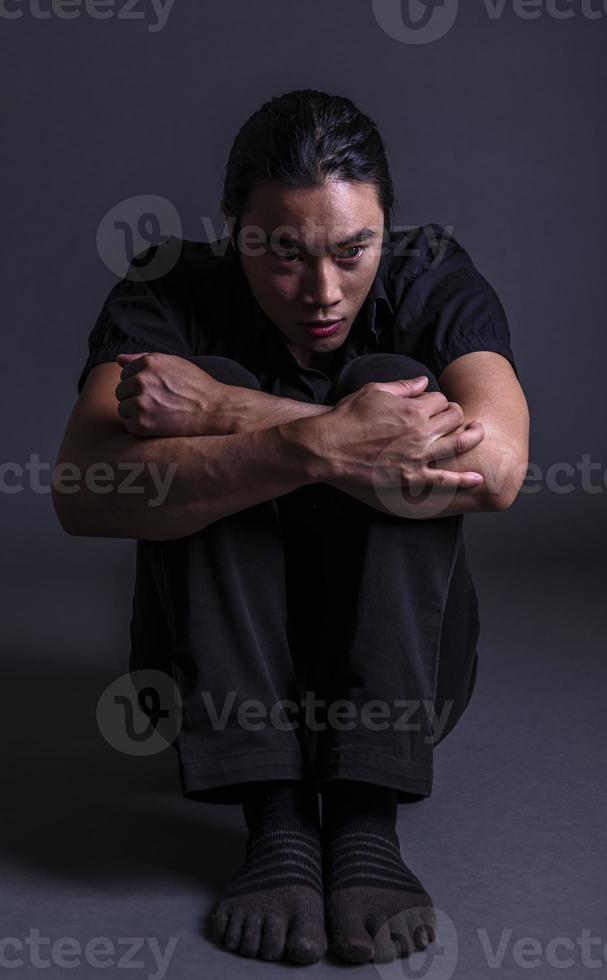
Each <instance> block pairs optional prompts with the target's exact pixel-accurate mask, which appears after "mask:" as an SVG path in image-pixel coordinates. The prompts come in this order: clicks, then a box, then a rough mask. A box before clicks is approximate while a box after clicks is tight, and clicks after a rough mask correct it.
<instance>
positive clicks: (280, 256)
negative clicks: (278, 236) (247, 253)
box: [272, 252, 299, 264]
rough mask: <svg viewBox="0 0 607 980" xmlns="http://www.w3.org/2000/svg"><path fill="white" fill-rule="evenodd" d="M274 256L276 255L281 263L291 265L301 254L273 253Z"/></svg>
mask: <svg viewBox="0 0 607 980" xmlns="http://www.w3.org/2000/svg"><path fill="white" fill-rule="evenodd" d="M272 255H274V256H275V258H277V259H278V261H279V262H287V263H289V264H290V261H291V259H296V258H297V256H298V255H299V252H272Z"/></svg>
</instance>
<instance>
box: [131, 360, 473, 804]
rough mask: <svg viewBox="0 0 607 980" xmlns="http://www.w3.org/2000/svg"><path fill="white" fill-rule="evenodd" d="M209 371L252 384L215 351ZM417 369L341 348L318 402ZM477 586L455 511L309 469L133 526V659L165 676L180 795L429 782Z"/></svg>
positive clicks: (405, 794) (450, 709) (466, 648)
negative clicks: (153, 525)
mask: <svg viewBox="0 0 607 980" xmlns="http://www.w3.org/2000/svg"><path fill="white" fill-rule="evenodd" d="M192 360H195V361H196V362H197V363H198V364H199V365H200V367H202V368H204V370H206V371H207V372H208V373H209V374H211V375H212V376H213V377H215V378H216V379H217V380H219V381H222V382H224V383H228V384H236V385H239V386H242V387H244V386H248V387H254V388H259V384H258V382H257V379H256V378H255V377H254V375H253V374H252V373H250V372H249V371H248V370H246V369H245V368H244V367H242V366H241V365H240V364H238V363H237V362H235V361H233V360H229V359H227V358H224V357H217V356H205V357H198V358H192ZM419 374H427V375H428V377H429V383H428V386H427V388H426V390H427V391H438V390H440V388H439V386H438V383H437V381H436V378H435V377H434V375H433V374H432V373H431V372H430V371H428V369H427V368H426V367H425V366H424V365H423V364H421V363H420V362H418V361H416V360H413V359H412V358H409V357H404V356H401V355H399V354H391V353H385V354H368V355H362V356H360V357H357V358H355V359H354V360H352V361H350V362H349V363H347V364H346V365H344V366H343V367H342V368H341V370H340V371H339V372H338V374H337V375H336V377H335V378H334V380H333V382H332V383H331V387H330V388H329V390H328V393H327V396H326V399H325V403H326V404H335V402H336V401H337V400H339V399H340V398H342V397H344V396H345V395H347V394H349V393H351V392H352V391H355V390H356V389H357V388H359V387H361V386H362V385H364V384H366V383H367V382H369V381H393V380H395V379H397V378H406V377H414V376H416V375H419ZM478 637H479V618H478V603H477V596H476V592H475V588H474V583H473V580H472V578H471V575H470V572H469V570H468V567H467V563H466V556H465V547H464V538H463V515H454V516H447V517H437V518H431V519H421V520H420V519H411V518H405V517H402V516H397V515H388V514H384V513H382V512H380V511H378V510H376V509H375V508H373V507H370V506H369V505H367V504H364V503H362V502H360V501H358V500H356V499H355V498H353V497H351V496H350V495H349V494H347V493H345V492H343V491H340V490H337V489H336V488H334V487H332V486H331V485H330V484H328V483H324V482H323V483H321V482H319V483H315V484H312V485H306V486H304V487H301V488H299V489H297V490H295V491H293V492H291V493H286V494H284V495H282V496H281V497H278V498H276V499H273V500H269V501H265V502H263V503H261V504H257V505H256V506H253V507H250V508H248V509H245V510H242V511H240V512H238V513H235V514H231V515H229V516H227V517H224V518H222V519H220V520H218V521H215V522H214V523H213V524H210V525H209V526H208V527H206V528H204V529H203V530H202V531H200V532H198V533H196V534H192V535H189V536H187V537H183V538H178V539H175V540H170V541H139V542H138V552H137V576H136V585H135V595H134V598H133V617H132V621H131V640H132V645H131V660H130V666H131V669H137V668H150V667H151V668H159V669H161V670H164V671H166V672H167V673H168V674H171V675H172V677H173V678H174V680H175V682H176V684H177V686H178V688H179V691H180V694H181V700H182V705H183V718H182V724H181V727H180V730H179V733H178V735H177V738H176V741H175V743H174V747H175V748H176V749H177V751H178V754H179V765H180V777H181V783H182V789H183V794H184V795H185V796H187V797H189V798H192V799H200V800H204V801H207V802H218V803H232V802H239V801H240V800H241V798H242V789H243V784H245V783H248V782H251V781H260V780H268V779H281V778H283V779H286V778H289V779H293V778H296V779H297V778H303V777H304V776H306V777H312V778H314V779H315V780H316V784H317V787H318V788H319V789H320V787H321V785H322V783H323V782H325V781H326V780H330V779H335V778H340V779H356V780H363V781H365V782H369V783H374V784H380V785H383V786H389V787H393V788H395V789H397V790H398V795H399V801H400V802H413V801H415V800H419V799H422V798H424V797H427V796H429V795H430V794H431V791H432V776H433V765H432V763H433V752H434V748H435V746H436V745H437V744H438V743H439V742H440V741H441V740H442V739H443V738H444V737H445V736H446V735H447V734H448V732H449V731H451V730H452V728H453V727H454V725H455V724H456V722H457V720H458V719H459V718H460V716H461V715H462V713H463V711H464V709H465V707H466V705H467V704H468V701H469V699H470V696H471V694H472V690H473V688H474V684H475V681H476V671H477V663H478V655H477V641H478Z"/></svg>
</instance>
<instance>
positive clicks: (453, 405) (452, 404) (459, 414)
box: [447, 402, 464, 424]
mask: <svg viewBox="0 0 607 980" xmlns="http://www.w3.org/2000/svg"><path fill="white" fill-rule="evenodd" d="M447 404H448V406H449V408H450V409H452V411H453V412H454V413H455V415H456V416H457V419H458V421H459V423H460V424H461V423H462V422H463V421H464V410H463V408H462V406H461V405H459V404H458V402H447Z"/></svg>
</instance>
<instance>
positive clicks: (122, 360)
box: [116, 350, 150, 364]
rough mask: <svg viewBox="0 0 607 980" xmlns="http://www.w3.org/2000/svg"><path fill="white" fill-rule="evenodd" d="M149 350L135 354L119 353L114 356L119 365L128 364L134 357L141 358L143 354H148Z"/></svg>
mask: <svg viewBox="0 0 607 980" xmlns="http://www.w3.org/2000/svg"><path fill="white" fill-rule="evenodd" d="M149 353H150V351H149V350H144V351H138V352H137V353H136V354H127V353H126V352H124V353H120V354H118V355H117V356H116V360H117V361H120V363H121V364H128V363H129V361H132V360H133V358H135V357H143V355H144V354H149Z"/></svg>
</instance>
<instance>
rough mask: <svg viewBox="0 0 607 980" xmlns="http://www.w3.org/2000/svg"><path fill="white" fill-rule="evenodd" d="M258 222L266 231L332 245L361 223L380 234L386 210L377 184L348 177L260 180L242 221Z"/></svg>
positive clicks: (357, 228) (353, 230)
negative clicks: (306, 182) (315, 182)
mask: <svg viewBox="0 0 607 980" xmlns="http://www.w3.org/2000/svg"><path fill="white" fill-rule="evenodd" d="M253 222H254V223H256V224H257V225H258V226H259V227H260V228H261V229H262V230H263V231H264V232H265V233H266V234H267V235H272V234H276V232H277V231H278V233H279V234H280V236H281V238H287V239H288V238H289V237H291V236H292V237H293V238H297V239H300V240H301V241H303V242H310V243H311V244H316V245H332V244H336V243H338V242H339V241H341V240H343V239H346V238H347V237H348V236H349V235H352V234H354V233H355V232H356V231H358V230H359V229H360V228H361V227H362V226H366V227H368V228H371V229H372V230H373V231H375V232H376V234H377V235H378V236H380V237H381V234H382V229H383V210H382V207H381V204H380V202H379V199H378V195H377V190H376V188H375V185H373V184H371V183H368V182H365V183H353V182H349V181H345V180H339V181H328V182H327V183H325V184H323V185H321V186H320V187H288V186H285V185H284V184H278V183H269V182H268V183H264V184H259V185H257V187H255V188H254V190H253V191H252V193H251V196H250V199H249V203H248V207H247V211H246V213H245V214H244V215H243V224H251V223H253Z"/></svg>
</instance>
